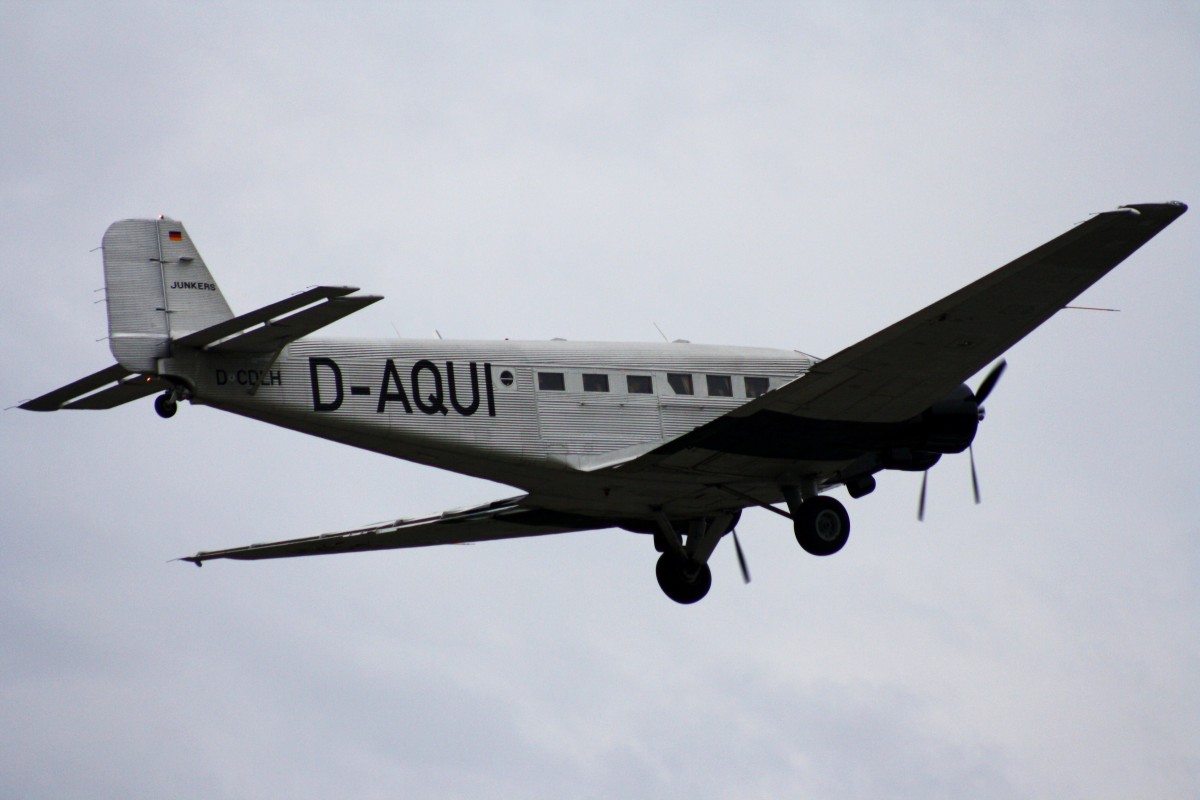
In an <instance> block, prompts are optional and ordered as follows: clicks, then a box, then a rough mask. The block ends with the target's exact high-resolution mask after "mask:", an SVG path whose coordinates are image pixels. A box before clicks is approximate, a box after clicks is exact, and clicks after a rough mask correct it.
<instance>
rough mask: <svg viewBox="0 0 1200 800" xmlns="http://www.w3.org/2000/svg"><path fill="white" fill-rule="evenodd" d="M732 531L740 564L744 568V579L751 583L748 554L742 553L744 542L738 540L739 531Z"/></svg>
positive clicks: (734, 547)
mask: <svg viewBox="0 0 1200 800" xmlns="http://www.w3.org/2000/svg"><path fill="white" fill-rule="evenodd" d="M730 532H731V533H732V534H733V549H734V550H735V551H737V557H738V566H739V567H741V568H742V580H743V581H745V582H746V583H749V582H750V568H749V567H747V566H746V556H745V554H744V553H742V543H741V542H739V541H738V537H737V531H730Z"/></svg>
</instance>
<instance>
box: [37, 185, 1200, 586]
mask: <svg viewBox="0 0 1200 800" xmlns="http://www.w3.org/2000/svg"><path fill="white" fill-rule="evenodd" d="M1186 210H1187V206H1186V205H1184V204H1183V203H1179V202H1169V203H1148V204H1137V205H1127V206H1121V207H1119V208H1116V209H1115V210H1112V211H1106V212H1102V213H1099V214H1096V215H1094V216H1092V217H1091V218H1090V219H1088V220H1087V221H1085V222H1083V223H1081V224H1079V225H1077V226H1075V227H1074V228H1072V229H1071V230H1068V231H1067V232H1066V233H1063V234H1062V235H1060V236H1058V237H1057V238H1055V239H1053V240H1051V241H1050V242H1047V243H1046V244H1044V245H1042V246H1040V247H1038V248H1036V249H1034V250H1032V251H1031V252H1029V253H1027V254H1025V255H1023V256H1021V257H1020V258H1018V259H1016V260H1015V261H1012V262H1011V263H1009V264H1007V265H1005V266H1003V267H1000V268H999V269H997V270H995V271H994V272H991V273H990V274H988V275H985V276H984V277H982V278H980V279H978V280H976V281H975V282H974V283H971V284H970V285H968V286H966V287H964V288H962V289H960V290H958V291H957V292H954V293H953V294H950V295H948V296H947V297H944V298H942V299H941V300H938V301H937V302H935V303H933V304H932V305H930V306H927V307H926V308H924V309H922V310H920V311H918V312H916V313H915V314H912V315H911V316H908V317H906V318H905V319H902V320H900V321H899V322H897V323H895V324H893V325H891V326H889V327H886V328H884V329H883V330H881V331H879V332H878V333H875V334H873V335H871V336H868V337H867V338H866V339H863V340H862V341H860V342H858V343H857V344H854V345H851V346H850V347H847V348H846V349H844V350H841V351H840V352H838V353H836V354H835V355H833V356H831V357H829V358H826V359H824V360H821V359H817V358H814V357H812V356H810V355H806V354H804V353H801V352H799V351H796V350H776V349H766V348H753V347H730V346H714V345H701V344H690V343H685V342H675V343H668V342H664V343H646V344H632V343H595V342H568V341H563V340H553V341H546V342H535V341H507V340H505V341H497V342H489V341H449V340H442V339H436V340H408V339H368V340H362V339H353V340H352V339H317V338H309V334H311V333H313V332H315V331H317V330H319V329H321V328H323V327H325V326H327V325H329V324H331V323H333V322H335V321H337V320H339V319H341V318H342V317H344V316H346V315H348V314H351V313H353V312H355V311H358V310H359V309H362V308H365V307H366V306H368V305H371V304H372V303H375V302H377V301H379V300H381V299H382V298H381V297H380V296H377V295H369V294H356V293H357V292H358V289H357V288H355V287H349V286H317V287H314V288H310V289H307V290H305V291H302V292H300V293H298V294H295V295H292V296H291V297H288V298H286V299H284V300H280V301H278V302H276V303H272V304H270V305H267V306H264V307H262V308H259V309H257V310H255V311H251V312H249V313H246V314H241V315H236V316H235V315H234V314H233V312H232V311H231V310H230V308H229V306H228V304H227V303H226V302H225V299H224V296H223V295H222V293H221V290H220V288H219V287H218V285H217V283H216V281H215V280H214V279H213V277H212V275H211V274H210V272H209V270H208V267H207V266H206V265H205V263H204V260H203V259H202V258H201V257H200V253H199V252H198V251H197V249H196V246H195V244H194V243H193V242H192V239H191V237H190V236H189V235H188V233H187V230H186V228H184V226H183V224H182V223H181V222H179V221H177V220H174V219H170V218H167V217H163V216H160V217H158V218H154V219H128V220H122V221H119V222H115V223H113V224H112V225H111V226H110V227H109V228H108V230H107V231H106V232H105V234H104V238H103V242H102V247H103V261H104V276H105V289H106V295H105V296H106V301H107V310H108V328H109V345H110V348H111V350H112V354H113V356H114V357H115V359H116V362H117V363H116V364H113V365H112V366H109V367H107V368H105V369H102V370H100V371H99V372H96V373H94V374H92V375H88V376H87V377H85V378H81V379H79V380H77V381H75V382H73V383H70V384H68V385H66V386H63V387H62V388H59V389H56V390H54V391H52V392H49V393H47V394H44V395H42V396H41V397H38V398H36V399H33V400H29V401H27V402H25V403H23V404H21V406H20V407H21V408H25V409H29V410H32V411H55V410H58V409H107V408H113V407H115V406H118V405H121V404H123V403H128V402H130V401H133V400H137V399H139V398H142V397H147V396H149V395H151V394H157V395H158V397H157V398H156V399H155V401H154V408H155V410H156V411H157V413H158V414H159V416H161V417H164V418H169V417H171V416H173V415H174V414H175V413H176V411H177V409H178V405H179V403H180V401H184V400H186V401H188V402H189V403H192V404H199V405H207V406H211V407H213V408H216V409H220V410H223V411H229V412H232V413H234V414H240V415H242V416H245V417H250V418H252V419H256V420H260V421H262V422H268V423H271V424H273V425H278V426H281V427H284V428H289V429H291V430H295V431H300V432H302V433H307V434H310V435H313V436H320V437H322V438H325V439H329V440H332V441H335V442H340V443H343V444H348V445H352V446H354V447H359V448H362V449H364V450H370V451H373V452H376V453H382V454H384V455H388V456H394V457H396V458H402V459H406V460H409V461H413V462H416V463H419V464H425V465H428V466H432V467H439V468H442V469H446V470H452V471H454V472H459V473H462V474H465V475H471V476H475V477H479V478H485V479H487V480H491V481H495V482H498V483H502V484H507V485H510V486H513V487H516V488H517V489H519V490H520V491H521V494H518V495H516V496H513V497H508V498H504V499H501V500H497V501H495V502H491V503H487V504H485V505H481V506H476V507H472V508H466V509H461V510H453V511H447V512H445V513H442V514H440V515H436V516H430V517H424V518H413V519H397V520H394V521H391V522H387V523H383V524H375V525H370V526H365V527H360V528H356V529H354V530H349V531H342V532H337V533H326V534H321V535H316V536H304V537H301V538H293V539H286V540H282V541H274V542H268V543H262V544H251V545H247V546H241V547H231V548H227V549H221V550H209V551H201V552H198V553H196V554H195V555H192V556H187V557H185V558H183V559H180V560H183V561H187V562H191V563H193V564H195V565H197V566H201V565H203V564H204V563H205V562H207V561H211V560H214V559H239V560H255V559H266V558H286V557H292V556H309V555H322V554H328V553H351V552H362V551H370V550H385V549H392V548H407V547H424V546H429V545H441V544H456V543H468V542H481V541H487V540H494V539H507V538H516V537H526V536H541V535H547V534H556V533H567V532H572V531H584V530H596V529H603V528H620V529H623V530H625V531H630V532H634V533H639V534H647V535H649V536H650V537H651V538H652V540H653V543H654V546H655V549H656V551H657V552H658V553H659V554H660V555H659V556H658V560H657V563H656V567H655V573H656V577H657V579H658V583H659V586H660V588H661V589H662V591H663V592H664V593H665V594H666V595H667V597H669V598H670V599H672V600H674V601H676V602H678V603H682V604H689V603H695V602H696V601H698V600H700V599H701V598H703V597H704V596H705V595H706V594H707V593H708V591H709V588H710V587H711V585H712V573H711V570H710V568H709V565H708V562H709V557H710V556H711V555H712V553H713V551H714V549H715V548H716V546H717V544H718V543H719V542H720V540H721V539H722V538H723V537H724V536H725V535H726V534H729V533H731V532H734V529H735V526H736V524H737V522H738V520H739V518H740V515H741V513H742V511H743V510H744V509H746V508H750V507H761V508H766V509H768V510H770V511H773V512H775V513H776V514H779V515H781V516H784V517H787V518H788V519H789V520H791V522H792V524H793V529H794V532H795V536H796V539H797V541H798V543H799V544H800V546H801V547H802V548H803V549H804V550H806V551H807V552H809V553H811V554H813V555H816V556H828V555H832V554H834V553H836V552H838V551H839V550H841V549H842V547H843V546H844V545H845V544H846V541H847V539H848V538H849V535H850V518H849V515H848V513H847V511H846V509H845V506H844V505H843V504H842V503H841V502H839V501H838V500H836V499H835V498H833V497H830V496H829V495H828V492H829V491H830V490H832V489H835V488H838V487H841V486H844V487H845V488H846V490H847V492H848V493H849V495H850V496H851V497H852V498H860V497H863V496H864V495H866V494H869V493H870V492H871V491H873V490H874V488H875V486H876V475H878V474H879V473H881V472H885V471H888V470H899V471H910V472H911V471H920V472H925V473H926V475H927V473H928V470H929V469H930V468H931V467H932V466H933V465H935V464H936V463H937V462H938V461H939V460H940V459H941V457H942V456H943V455H946V454H951V453H961V452H963V451H964V450H970V448H971V444H972V441H973V440H974V438H975V435H976V432H977V430H978V426H979V423H980V422H981V421H982V420H983V419H984V407H983V404H984V401H985V400H986V398H987V396H988V395H989V394H990V393H991V391H992V389H993V388H994V387H995V386H996V382H997V380H998V379H999V378H1000V374H1001V372H1002V371H1003V369H1004V363H1005V362H1004V361H1000V362H999V363H998V364H997V365H996V366H995V367H993V368H992V370H991V371H990V372H989V373H988V375H987V376H986V377H985V378H984V379H983V381H982V382H981V383H980V384H979V387H978V388H977V389H975V390H972V389H971V388H970V387H969V386H968V385H967V383H966V381H968V380H969V379H971V378H972V376H974V375H976V374H977V373H978V372H980V371H981V370H982V369H983V368H984V367H986V366H988V365H989V364H991V363H993V362H994V361H995V360H996V359H997V358H999V357H1000V356H1001V355H1002V354H1003V353H1004V352H1005V351H1006V350H1008V349H1009V348H1010V347H1012V346H1013V345H1014V344H1015V343H1016V342H1017V341H1019V340H1020V339H1022V338H1024V337H1025V336H1026V335H1027V334H1028V333H1030V332H1031V331H1033V330H1034V329H1035V328H1037V327H1038V326H1039V325H1041V324H1042V323H1044V322H1045V321H1046V320H1048V319H1049V318H1050V317H1051V316H1053V315H1054V314H1055V312H1057V311H1059V310H1060V309H1062V308H1064V307H1065V306H1066V305H1067V304H1068V303H1069V302H1070V301H1071V300H1073V299H1074V298H1075V297H1077V296H1078V295H1079V294H1080V293H1082V292H1083V291H1084V290H1085V289H1087V288H1088V287H1089V286H1091V285H1092V284H1093V283H1095V282H1096V281H1098V280H1099V279H1100V278H1101V277H1103V276H1104V275H1105V274H1107V273H1108V272H1109V271H1110V270H1111V269H1113V268H1114V267H1116V266H1117V265H1118V264H1120V263H1121V262H1122V261H1124V260H1125V259H1126V258H1128V257H1129V256H1130V255H1131V254H1132V253H1133V252H1134V251H1136V250H1137V249H1138V248H1139V247H1141V246H1142V245H1143V244H1145V243H1146V242H1148V241H1149V240H1150V239H1151V238H1153V237H1154V236H1155V235H1157V234H1158V233H1159V232H1160V231H1162V230H1163V229H1164V228H1165V227H1166V226H1167V225H1169V224H1170V223H1171V222H1173V221H1174V220H1175V219H1176V218H1178V217H1179V216H1180V215H1182V214H1183V213H1184V212H1185V211H1186ZM972 479H973V480H974V458H973V455H972ZM975 491H976V502H978V484H977V483H976V490H975ZM924 495H925V487H924V483H923V484H922V488H921V504H920V505H921V507H922V510H923V507H924ZM781 504H782V505H783V508H780V507H779V506H780V505H781ZM733 539H734V545H735V548H736V552H737V556H738V560H739V563H740V565H741V568H742V574H743V577H744V579H745V580H747V581H748V580H749V574H748V572H747V570H746V565H745V559H744V558H743V556H742V551H741V547H740V545H738V543H737V538H736V533H734V536H733Z"/></svg>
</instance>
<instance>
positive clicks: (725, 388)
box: [705, 375, 733, 397]
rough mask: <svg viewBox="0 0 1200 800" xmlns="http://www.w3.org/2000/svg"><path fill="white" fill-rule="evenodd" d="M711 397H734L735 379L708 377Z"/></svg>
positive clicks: (726, 376)
mask: <svg viewBox="0 0 1200 800" xmlns="http://www.w3.org/2000/svg"><path fill="white" fill-rule="evenodd" d="M705 377H706V378H707V379H708V396H709V397H733V378H731V377H729V376H728V375H706V376H705Z"/></svg>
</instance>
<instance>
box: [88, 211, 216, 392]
mask: <svg viewBox="0 0 1200 800" xmlns="http://www.w3.org/2000/svg"><path fill="white" fill-rule="evenodd" d="M103 247H104V285H105V289H106V296H107V299H108V335H109V347H111V348H112V354H113V356H114V357H115V358H116V359H117V362H118V363H120V365H121V366H122V367H124V368H125V369H127V370H129V371H130V372H154V371H155V369H156V366H157V364H156V361H157V359H159V358H165V357H167V356H169V355H170V354H171V340H172V339H180V338H183V337H184V336H187V335H188V334H190V333H195V332H196V331H199V330H203V329H204V328H208V327H211V326H213V325H216V324H217V323H220V322H225V321H226V320H229V319H232V318H233V312H232V311H231V310H230V309H229V304H228V303H226V302H225V298H224V296H222V294H221V290H220V289H219V288H217V284H216V281H214V280H213V278H212V275H211V274H209V271H208V267H206V266H205V265H204V260H203V259H202V258H200V253H199V252H197V250H196V247H195V245H193V244H192V240H191V237H189V236H188V233H187V230H186V229H185V228H184V227H183V224H182V223H180V222H179V221H178V220H173V219H168V218H166V217H159V218H158V219H126V220H122V221H120V222H114V223H113V224H112V225H110V226H109V228H108V230H107V231H105V233H104V241H103Z"/></svg>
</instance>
